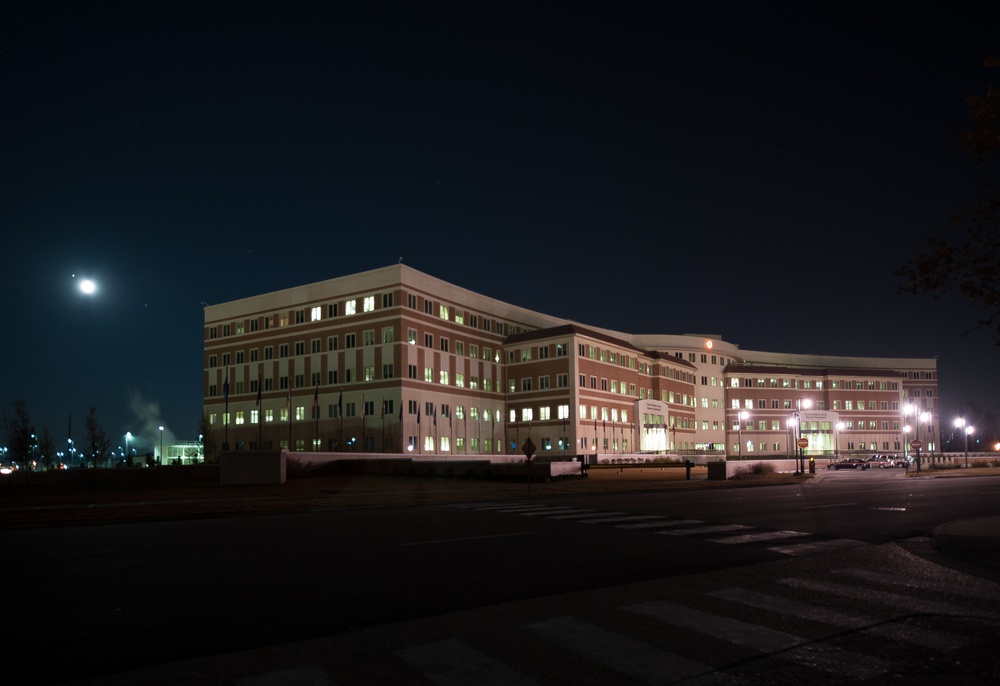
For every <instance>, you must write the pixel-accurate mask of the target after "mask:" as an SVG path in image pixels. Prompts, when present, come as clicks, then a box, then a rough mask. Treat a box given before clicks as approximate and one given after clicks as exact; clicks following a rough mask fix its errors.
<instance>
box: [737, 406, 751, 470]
mask: <svg viewBox="0 0 1000 686" xmlns="http://www.w3.org/2000/svg"><path fill="white" fill-rule="evenodd" d="M749 416H750V413H749V412H747V411H746V410H740V411H739V412H737V413H736V432H737V436H738V438H737V439H736V440H738V441H739V442H740V444H739V456H740V458H739V459H740V462H742V461H743V422H744V421H746V418H747V417H749Z"/></svg>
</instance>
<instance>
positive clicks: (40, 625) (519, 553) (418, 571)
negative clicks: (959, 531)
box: [0, 471, 1000, 683]
mask: <svg viewBox="0 0 1000 686" xmlns="http://www.w3.org/2000/svg"><path fill="white" fill-rule="evenodd" d="M994 483H996V485H995V486H994ZM998 491H1000V482H994V480H993V479H947V480H946V479H935V480H913V479H905V478H902V476H901V475H900V474H898V473H895V472H891V471H887V472H880V471H870V472H860V473H854V472H834V473H830V474H824V475H822V478H820V479H817V480H815V481H812V482H808V483H805V484H802V485H797V486H781V487H762V488H754V489H734V490H712V491H699V492H694V491H669V492H638V493H629V494H580V495H570V496H559V497H539V496H537V495H535V496H530V495H528V494H527V493H523V494H522V495H524V497H521V498H517V499H513V500H506V501H494V500H489V501H484V502H479V503H477V502H474V501H473V502H468V501H465V502H460V503H452V504H449V503H438V504H433V505H422V506H417V507H384V508H366V509H346V510H342V509H340V510H327V511H314V512H297V513H292V514H281V515H275V516H253V517H226V518H212V519H185V520H179V521H152V522H131V523H126V524H105V525H99V526H74V527H50V528H42V529H19V530H7V531H0V548H2V549H3V550H4V551H5V557H6V558H7V559H8V560H12V561H16V565H11V566H10V568H11V569H15V568H16V574H17V580H16V584H15V585H16V589H17V591H16V592H14V593H8V594H7V595H6V600H5V603H4V608H3V612H4V615H5V618H6V620H7V622H6V623H7V624H8V626H12V627H18V630H16V631H14V632H12V634H11V635H9V636H8V639H7V641H6V642H5V646H6V649H5V650H6V652H7V654H9V655H14V656H17V658H16V659H17V662H18V663H19V664H21V665H23V666H24V667H26V670H25V672H24V673H25V675H26V679H25V681H24V683H58V682H63V681H67V680H70V679H78V678H82V677H88V676H96V675H102V674H113V673H117V672H121V671H122V670H129V669H137V668H142V667H145V666H148V665H153V664H160V663H171V662H176V661H177V660H181V659H192V658H204V657H206V656H213V655H219V654H227V653H231V652H233V651H241V650H248V649H256V650H263V649H264V648H265V647H267V646H273V645H276V644H283V643H288V642H297V641H303V640H306V639H311V638H314V637H321V636H330V635H345V634H347V633H350V632H356V631H358V630H369V629H373V628H375V627H379V626H386V625H392V624H398V623H400V622H407V621H420V620H422V619H424V618H428V617H438V616H441V615H443V614H446V613H452V612H469V611H475V610H476V609H477V608H485V607H489V606H498V605H502V604H505V603H511V602H525V601H526V599H527V601H528V602H530V599H536V600H538V601H541V599H544V598H549V597H555V596H557V595H558V596H562V595H564V594H567V593H574V592H576V593H593V592H594V591H595V590H597V589H611V588H614V587H619V586H623V585H628V584H636V583H651V582H657V581H658V580H659V581H662V580H666V579H681V578H686V579H690V578H698V577H699V576H700V575H705V574H719V573H726V572H732V571H733V570H740V569H751V568H756V567H759V566H761V565H768V564H777V563H780V564H783V565H792V566H793V568H794V565H795V564H796V563H795V562H789V560H791V559H795V560H811V564H816V561H817V560H819V559H824V557H825V556H831V555H833V556H834V557H833V558H832V559H836V557H835V554H836V553H837V551H840V552H841V554H844V555H846V554H848V552H849V551H855V553H852V554H860V553H857V552H856V551H859V550H863V549H866V548H869V547H872V546H879V545H884V544H886V543H888V542H891V541H897V540H903V541H907V542H909V546H910V548H911V549H914V550H918V549H921V548H922V547H923V548H926V546H924V545H922V544H921V543H920V541H921V540H924V541H926V537H927V536H929V532H930V531H931V530H932V529H933V527H934V526H936V525H938V524H941V523H943V522H946V521H950V520H952V519H957V518H965V517H973V516H982V515H983V514H987V513H988V514H992V513H993V510H994V509H995V508H993V506H992V503H993V502H995V499H996V494H997V492H998ZM739 536H744V537H748V538H747V540H745V541H743V540H742V539H739V538H735V539H734V538H733V537H739ZM922 537H923V538H922ZM724 540H725V541H726V542H725V543H723V541H724ZM914 540H916V541H917V543H913V541H914ZM740 541H742V542H740ZM737 542H740V543H739V544H734V543H737ZM793 550H794V551H796V552H792V551H793ZM927 552H928V554H929V555H932V554H933V552H932V551H927ZM908 564H915V563H912V562H910V563H908ZM789 573H790V572H789Z"/></svg>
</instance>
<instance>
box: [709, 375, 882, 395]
mask: <svg viewBox="0 0 1000 686" xmlns="http://www.w3.org/2000/svg"><path fill="white" fill-rule="evenodd" d="M702 383H704V381H703V382H702ZM824 383H825V382H824V381H823V380H822V379H798V378H781V379H778V378H770V379H762V378H760V377H757V378H756V379H755V378H752V377H740V376H733V377H730V378H729V386H730V387H731V388H739V387H740V386H742V387H743V388H786V389H796V390H812V389H816V390H823V388H824ZM829 388H830V390H834V391H839V390H844V391H852V390H858V391H865V390H866V391H898V390H899V383H898V382H896V381H875V380H869V381H852V380H840V379H834V380H831V381H830V382H829Z"/></svg>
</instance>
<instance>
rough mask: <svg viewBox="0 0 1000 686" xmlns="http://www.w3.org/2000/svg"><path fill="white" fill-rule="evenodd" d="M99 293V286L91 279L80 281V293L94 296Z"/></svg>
mask: <svg viewBox="0 0 1000 686" xmlns="http://www.w3.org/2000/svg"><path fill="white" fill-rule="evenodd" d="M95 291H97V284H96V283H94V282H93V281H91V280H90V279H82V280H81V281H80V292H81V293H83V294H85V295H92V294H93V293H94V292H95Z"/></svg>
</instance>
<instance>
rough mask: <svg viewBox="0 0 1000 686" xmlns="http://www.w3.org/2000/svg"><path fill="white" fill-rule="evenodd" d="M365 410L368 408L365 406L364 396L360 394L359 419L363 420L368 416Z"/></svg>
mask: <svg viewBox="0 0 1000 686" xmlns="http://www.w3.org/2000/svg"><path fill="white" fill-rule="evenodd" d="M367 410H368V406H367V405H365V394H364V393H362V394H361V418H362V419H364V418H365V417H367V416H368V412H367Z"/></svg>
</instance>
